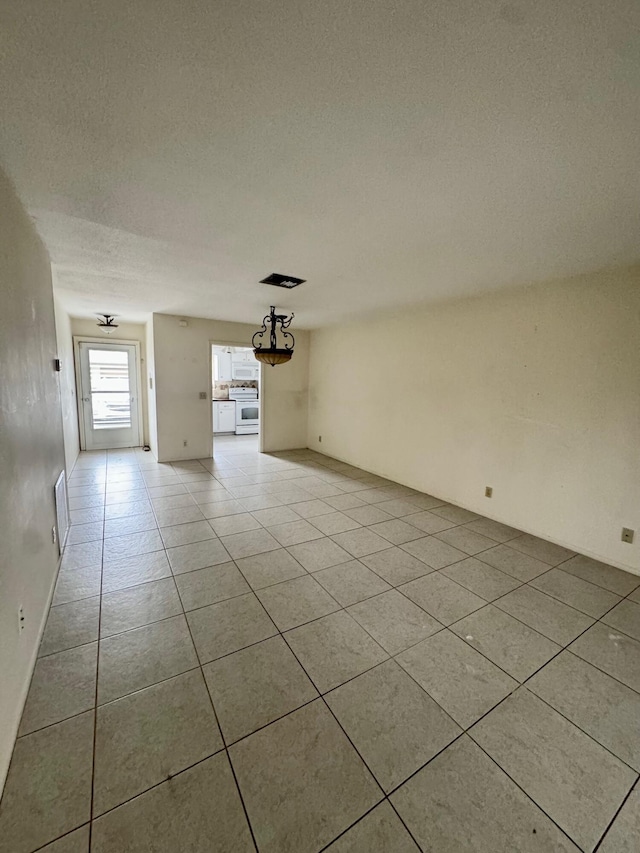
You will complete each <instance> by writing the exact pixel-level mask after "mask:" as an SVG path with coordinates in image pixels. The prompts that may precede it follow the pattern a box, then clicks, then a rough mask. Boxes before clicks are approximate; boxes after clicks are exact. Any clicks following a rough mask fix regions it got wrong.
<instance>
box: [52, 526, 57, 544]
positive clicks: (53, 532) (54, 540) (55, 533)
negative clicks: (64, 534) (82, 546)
mask: <svg viewBox="0 0 640 853" xmlns="http://www.w3.org/2000/svg"><path fill="white" fill-rule="evenodd" d="M51 541H52V542H53V544H54V545H55V544H56V542H57V541H58V533H57V531H56V526H55V524H54V525H53V527H52V528H51Z"/></svg>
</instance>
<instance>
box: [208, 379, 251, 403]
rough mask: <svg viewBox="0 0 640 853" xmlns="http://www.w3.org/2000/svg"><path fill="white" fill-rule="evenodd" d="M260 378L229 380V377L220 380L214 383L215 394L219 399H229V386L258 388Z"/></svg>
mask: <svg viewBox="0 0 640 853" xmlns="http://www.w3.org/2000/svg"><path fill="white" fill-rule="evenodd" d="M257 387H258V380H257V379H233V380H231V381H229V380H228V379H224V380H219V379H216V381H215V382H214V383H213V396H214V397H215V398H216V399H217V400H228V399H229V388H257Z"/></svg>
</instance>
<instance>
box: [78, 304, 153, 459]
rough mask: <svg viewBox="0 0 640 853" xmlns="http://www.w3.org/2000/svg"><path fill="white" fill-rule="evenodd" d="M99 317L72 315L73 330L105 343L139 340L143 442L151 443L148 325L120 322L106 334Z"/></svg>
mask: <svg viewBox="0 0 640 853" xmlns="http://www.w3.org/2000/svg"><path fill="white" fill-rule="evenodd" d="M97 322H98V321H97V319H89V318H87V317H72V318H71V331H72V333H73V334H74V335H81V336H83V337H87V338H97V339H99V340H101V341H104V342H105V343H109V341H110V340H113V339H117V340H119V341H137V342H138V343H139V344H140V360H141V364H140V380H139V381H140V383H141V394H140V396H141V398H142V400H141V402H142V433H143V444H148V443H149V400H148V393H147V389H148V386H149V381H148V379H147V367H146V358H147V343H146V331H147V327H146V326H145V325H144V324H139V323H121V322H120V321H119V320H116V322H117V323H118V331H117V332H116V333H115V334H114V335H105V334H104V333H103V332H101V331H100V329H99V328H98V326H97Z"/></svg>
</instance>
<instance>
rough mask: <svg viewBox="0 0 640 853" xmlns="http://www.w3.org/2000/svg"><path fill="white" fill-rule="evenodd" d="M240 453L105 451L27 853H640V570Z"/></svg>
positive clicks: (41, 672)
mask: <svg viewBox="0 0 640 853" xmlns="http://www.w3.org/2000/svg"><path fill="white" fill-rule="evenodd" d="M216 454H217V455H216V457H215V461H213V460H202V461H201V462H198V461H193V462H181V463H175V464H173V465H169V464H158V463H156V462H155V461H154V460H153V458H151V456H150V455H149V454H148V453H147V454H145V453H143V452H142V451H140V450H130V451H113V452H108V453H89V454H86V453H85V454H82V455H81V457H80V459H79V460H78V463H77V465H76V467H75V469H74V471H73V473H72V475H71V478H70V480H69V495H70V504H71V513H72V522H73V526H72V528H71V531H70V535H69V539H68V544H67V547H66V550H65V554H64V557H63V561H62V567H61V570H60V575H59V578H58V582H57V586H56V590H55V594H54V599H53V606H52V608H51V613H50V615H49V619H48V622H47V625H46V630H45V633H44V637H43V640H42V646H41V649H40V655H39V658H38V661H37V664H36V668H35V672H34V676H33V681H32V684H31V689H30V692H29V696H28V699H27V703H26V706H25V710H24V715H23V719H22V723H21V726H20V731H19V737H18V740H17V743H16V747H15V752H14V755H13V760H12V763H11V768H10V771H9V776H8V780H7V784H6V788H5V792H4V798H3V801H2V806H1V808H0V851H2V853H32V851H36V850H46V851H48V853H87V851H89V850H91V851H93V853H123V851H140V853H142V851H161V853H175V851H192V853H197V851H203V853H204V851H207V853H208V852H209V851H214V853H215V851H221V853H226V851H239V852H240V851H254V850H257V851H259V853H306V852H307V851H309V853H311V852H312V851H320V850H327V851H331V853H346V851H352V853H354V852H355V853H371V851H374V852H375V851H377V852H378V853H405V851H406V853H409V851H417V850H423V851H434V853H435V851H437V853H448V852H450V853H460V851H469V853H471V851H473V853H483V852H484V851H487V853H496V851H498V852H499V851H504V853H507V851H509V853H512V851H521V852H524V853H528V851H566V852H567V853H568V851H578V850H582V851H594V850H596V849H597V850H599V851H600V853H631V851H638V849H640V841H639V839H640V785H639V784H638V772H639V771H640V577H636V576H634V575H630V574H626V573H625V572H622V571H620V570H618V569H615V568H612V567H610V566H606V565H602V564H600V563H596V562H594V561H593V560H589V559H587V558H585V557H582V556H578V555H576V554H574V553H573V552H571V551H567V550H566V549H564V548H560V547H558V546H557V545H553V544H551V543H549V542H545V541H542V540H540V539H536V538H535V537H533V536H530V535H526V534H522V533H521V532H519V531H518V530H514V529H512V528H509V527H507V526H505V525H504V524H498V523H496V522H494V521H491V520H489V519H487V518H480V517H478V516H477V515H475V514H473V513H471V512H468V511H467V510H464V509H461V508H459V507H455V506H451V505H448V504H446V503H443V502H442V501H441V500H439V499H438V498H437V497H433V496H431V495H424V494H420V493H418V492H415V491H412V490H411V489H408V488H405V487H402V486H398V485H397V484H395V483H391V482H389V481H385V480H383V479H381V478H380V477H376V476H372V475H370V474H367V473H366V472H364V471H361V470H358V469H355V468H353V467H351V466H349V465H346V464H343V463H340V462H337V461H335V460H333V459H330V458H328V457H324V456H321V455H319V454H317V453H314V452H311V451H294V452H289V453H279V454H274V455H264V454H259V453H258V452H257V441H256V439H255V437H253V436H250V437H247V440H239V441H238V440H227V441H224V440H219V441H218V442H216Z"/></svg>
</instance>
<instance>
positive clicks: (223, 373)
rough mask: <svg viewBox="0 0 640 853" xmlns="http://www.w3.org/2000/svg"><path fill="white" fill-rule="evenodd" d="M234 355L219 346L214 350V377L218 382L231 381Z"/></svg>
mask: <svg viewBox="0 0 640 853" xmlns="http://www.w3.org/2000/svg"><path fill="white" fill-rule="evenodd" d="M231 359H232V355H231V353H230V352H226V351H225V350H223V349H219V348H218V347H215V348H214V351H213V378H214V379H215V380H217V381H218V382H231V380H232V378H233V376H232V362H231Z"/></svg>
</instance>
